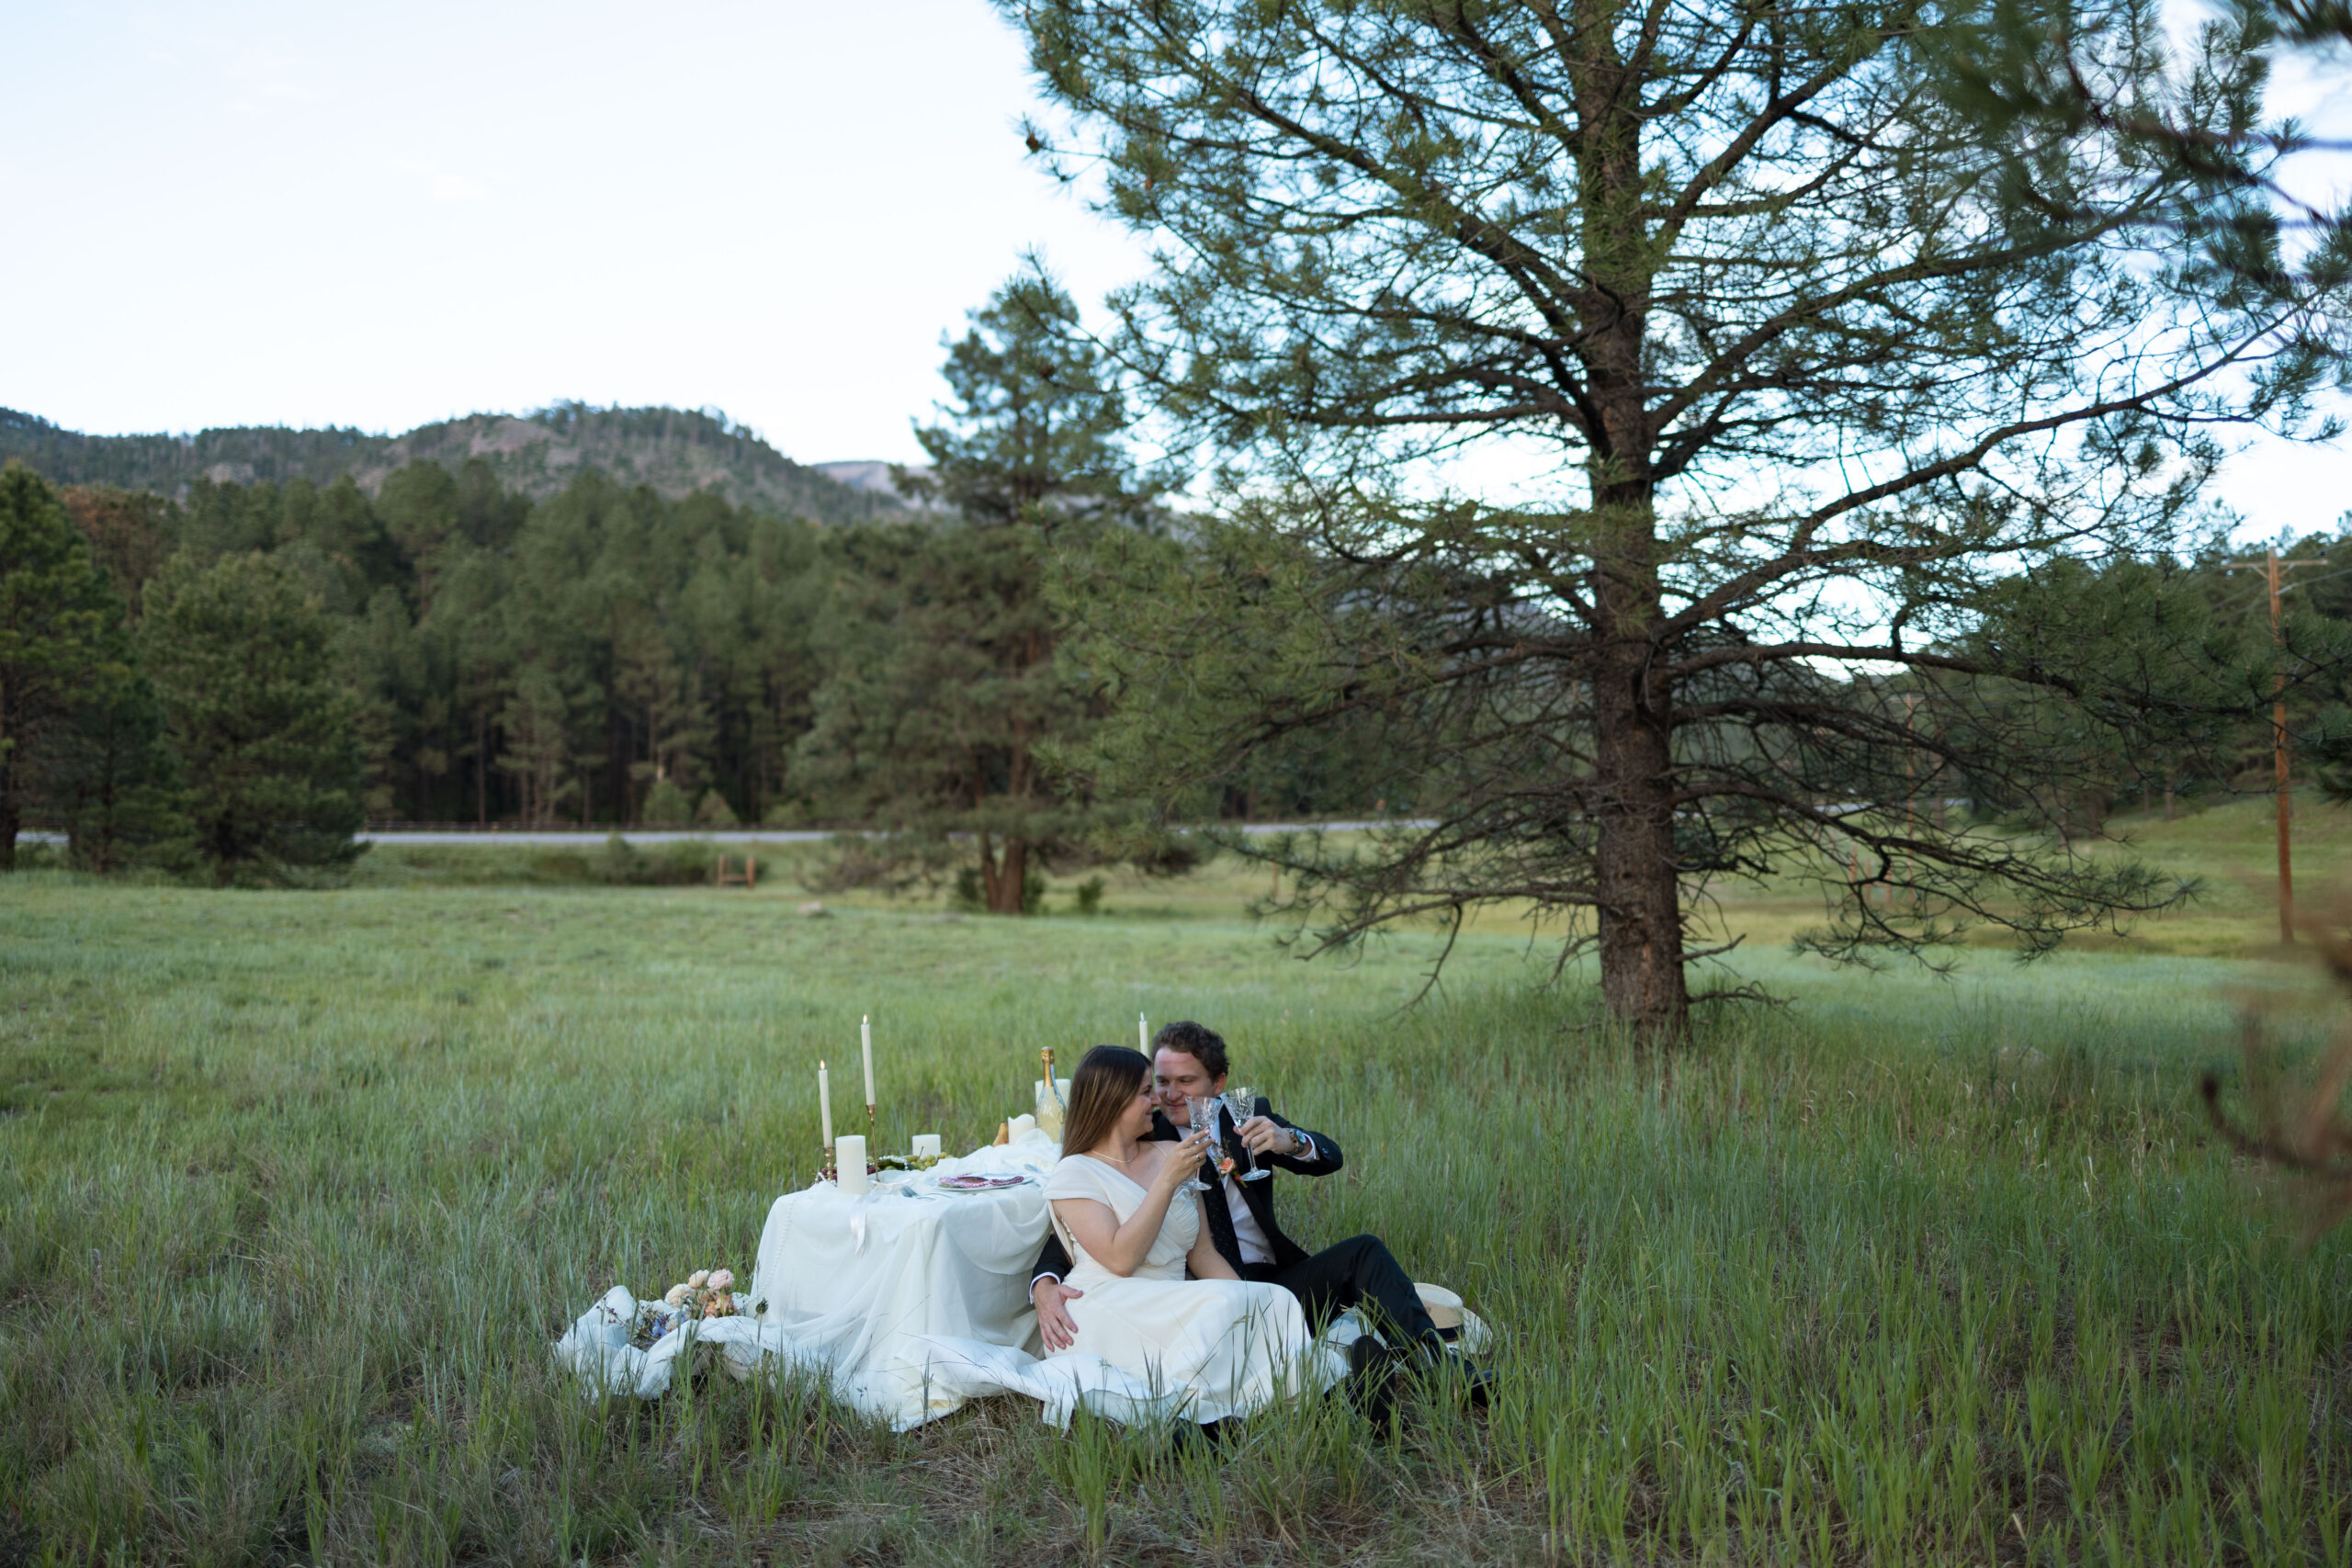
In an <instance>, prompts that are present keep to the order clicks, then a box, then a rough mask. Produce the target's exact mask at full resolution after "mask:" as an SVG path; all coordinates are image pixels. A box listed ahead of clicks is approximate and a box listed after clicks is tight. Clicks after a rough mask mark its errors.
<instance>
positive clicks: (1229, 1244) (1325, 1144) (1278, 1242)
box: [1029, 1095, 1343, 1287]
mask: <svg viewBox="0 0 2352 1568" xmlns="http://www.w3.org/2000/svg"><path fill="white" fill-rule="evenodd" d="M1253 1114H1255V1115H1259V1116H1263V1117H1265V1118H1266V1119H1268V1120H1269V1121H1271V1122H1273V1123H1274V1124H1275V1125H1276V1126H1278V1127H1288V1128H1289V1129H1290V1130H1291V1131H1292V1132H1294V1133H1304V1134H1306V1138H1307V1140H1308V1141H1309V1142H1311V1143H1312V1144H1313V1145H1315V1149H1314V1152H1313V1153H1312V1154H1308V1155H1251V1156H1250V1159H1251V1160H1252V1161H1254V1162H1255V1163H1256V1164H1257V1165H1259V1166H1261V1167H1262V1168H1265V1169H1266V1170H1268V1171H1270V1172H1272V1171H1284V1170H1287V1171H1289V1172H1290V1173H1291V1174H1292V1175H1294V1176H1329V1175H1330V1174H1331V1173H1332V1172H1333V1171H1336V1170H1338V1169H1339V1168H1340V1165H1341V1164H1342V1163H1343V1156H1341V1155H1340V1145H1337V1144H1335V1143H1333V1142H1332V1141H1331V1140H1330V1139H1329V1138H1327V1137H1325V1136H1324V1135H1323V1134H1320V1133H1308V1132H1307V1131H1306V1128H1304V1127H1301V1126H1298V1125H1297V1124H1296V1123H1295V1122H1288V1121H1285V1120H1283V1118H1282V1117H1280V1116H1277V1115H1275V1114H1274V1110H1273V1107H1272V1105H1270V1104H1268V1103H1267V1101H1266V1100H1265V1098H1264V1097H1263V1096H1262V1095H1261V1096H1260V1097H1259V1100H1258V1105H1257V1109H1256V1111H1254V1112H1253ZM1216 1124H1217V1131H1218V1132H1219V1133H1221V1134H1223V1135H1224V1139H1225V1146H1226V1149H1227V1152H1228V1153H1231V1154H1233V1155H1235V1156H1240V1155H1241V1154H1242V1153H1243V1152H1244V1150H1243V1148H1242V1144H1241V1135H1240V1134H1238V1133H1237V1132H1235V1131H1234V1127H1233V1118H1232V1117H1231V1116H1229V1115H1227V1113H1226V1112H1225V1111H1224V1109H1223V1108H1222V1107H1220V1108H1219V1109H1218V1111H1217V1122H1216ZM1151 1135H1152V1137H1153V1138H1155V1139H1157V1140H1158V1141H1159V1142H1161V1143H1173V1142H1175V1141H1176V1139H1178V1138H1179V1137H1181V1136H1182V1134H1180V1133H1178V1132H1177V1131H1176V1124H1175V1123H1174V1122H1170V1121H1169V1120H1168V1118H1167V1117H1165V1116H1163V1115H1161V1114H1160V1113H1159V1111H1153V1112H1152V1113H1151ZM1204 1179H1206V1178H1205V1177H1204ZM1214 1185H1215V1187H1216V1190H1215V1191H1210V1192H1198V1193H1194V1194H1193V1196H1194V1197H1197V1198H1198V1199H1200V1200H1201V1211H1202V1217H1203V1218H1204V1220H1205V1221H1206V1222H1207V1223H1208V1227H1209V1239H1210V1240H1211V1241H1212V1242H1213V1243H1214V1244H1215V1245H1216V1250H1217V1256H1218V1257H1220V1258H1224V1259H1225V1260H1226V1261H1227V1263H1229V1264H1231V1265H1233V1271H1234V1272H1235V1273H1236V1274H1239V1273H1241V1272H1242V1268H1241V1244H1240V1242H1239V1241H1238V1240H1236V1239H1235V1237H1234V1235H1233V1213H1232V1211H1231V1210H1230V1209H1228V1208H1227V1207H1226V1201H1225V1184H1224V1183H1223V1182H1217V1183H1215V1184H1214ZM1241 1201H1243V1202H1245V1203H1247V1204H1249V1205H1250V1213H1252V1214H1254V1215H1256V1216H1257V1219H1258V1228H1259V1229H1261V1230H1262V1231H1264V1232H1265V1233H1266V1240H1267V1241H1268V1242H1269V1243H1270V1244H1271V1245H1272V1247H1273V1249H1274V1267H1275V1268H1277V1269H1287V1268H1289V1267H1290V1266H1291V1265H1292V1264H1294V1263H1296V1262H1297V1261H1299V1260H1300V1259H1301V1258H1305V1257H1306V1248H1305V1247H1301V1246H1299V1245H1298V1243H1296V1242H1295V1241H1293V1240H1291V1238H1290V1237H1288V1236H1286V1235H1283V1227H1282V1226H1280V1225H1279V1224H1275V1223H1274V1178H1273V1177H1272V1175H1269V1176H1268V1177H1267V1178H1266V1179H1265V1180H1263V1181H1245V1182H1243V1183H1241ZM1068 1273H1069V1253H1068V1252H1067V1251H1065V1250H1064V1249H1063V1247H1062V1238H1061V1237H1060V1236H1059V1235H1056V1234H1055V1232H1054V1230H1053V1228H1052V1227H1051V1226H1050V1225H1048V1226H1047V1227H1046V1246H1045V1249H1044V1250H1043V1251H1041V1252H1039V1253H1038V1254H1037V1266H1036V1267H1035V1269H1030V1270H1029V1283H1030V1284H1031V1285H1032V1286H1033V1287H1034V1286H1035V1284H1036V1282H1037V1280H1039V1279H1040V1278H1041V1277H1043V1276H1045V1275H1047V1274H1051V1275H1052V1276H1053V1277H1054V1278H1055V1279H1057V1280H1058V1279H1060V1278H1062V1277H1063V1276H1064V1275H1066V1274H1068Z"/></svg>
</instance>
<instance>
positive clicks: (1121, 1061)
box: [1062, 1045, 1151, 1155]
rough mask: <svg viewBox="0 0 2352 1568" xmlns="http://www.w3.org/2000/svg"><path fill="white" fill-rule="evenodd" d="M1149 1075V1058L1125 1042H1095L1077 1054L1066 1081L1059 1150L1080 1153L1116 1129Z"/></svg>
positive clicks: (1066, 1152) (1067, 1153)
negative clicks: (1066, 1104) (1065, 1108)
mask: <svg viewBox="0 0 2352 1568" xmlns="http://www.w3.org/2000/svg"><path fill="white" fill-rule="evenodd" d="M1150 1077H1151V1058H1150V1057H1148V1056H1147V1055H1144V1054H1143V1053H1142V1052H1140V1051H1134V1050H1129V1049H1128V1048H1127V1047H1126V1046H1125V1045H1097V1046H1096V1047H1094V1049H1092V1050H1091V1051H1089V1052H1088V1053H1087V1054H1086V1055H1084V1056H1082V1057H1080V1059H1079V1064H1078V1071H1077V1073H1076V1074H1074V1075H1073V1076H1072V1077H1071V1078H1070V1080H1069V1115H1068V1116H1067V1117H1066V1118H1065V1119H1064V1120H1063V1122H1062V1153H1064V1154H1066V1155H1082V1154H1084V1153H1086V1152H1087V1150H1089V1149H1091V1148H1092V1147H1093V1146H1094V1145H1097V1144H1099V1143H1101V1142H1102V1141H1103V1139H1105V1138H1107V1137H1109V1136H1110V1135H1111V1134H1113V1133H1114V1132H1115V1131H1117V1130H1118V1125H1119V1118H1120V1117H1122V1116H1125V1114H1126V1113H1127V1107H1128V1106H1129V1105H1130V1104H1132V1103H1134V1101H1135V1098H1136V1090H1137V1089H1141V1088H1142V1087H1143V1086H1144V1084H1145V1082H1146V1081H1147V1080H1148V1079H1149V1078H1150Z"/></svg>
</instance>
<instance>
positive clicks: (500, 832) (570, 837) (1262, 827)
mask: <svg viewBox="0 0 2352 1568" xmlns="http://www.w3.org/2000/svg"><path fill="white" fill-rule="evenodd" d="M1383 826H1386V827H1397V828H1426V827H1428V826H1430V824H1429V823H1427V822H1417V821H1402V822H1391V823H1385V824H1384V823H1379V822H1319V823H1318V822H1251V823H1248V824H1246V825H1244V826H1243V828H1242V829H1241V830H1242V831H1243V832H1245V833H1294V832H1297V831H1300V830H1301V829H1308V828H1318V827H1319V828H1322V829H1326V830H1327V831H1331V832H1361V831H1363V829H1367V828H1378V827H1383ZM25 836H26V837H27V838H30V837H32V835H31V834H27V835H25ZM353 836H354V837H355V838H357V839H361V840H366V841H367V842H368V843H371V844H533V845H539V844H543V845H546V846H548V847H549V848H557V847H560V846H564V845H572V846H580V845H594V844H601V843H603V842H604V841H605V840H606V839H608V838H610V837H611V836H612V829H609V828H603V829H593V830H589V831H584V832H583V831H578V830H573V831H564V830H560V829H546V830H541V829H513V830H506V829H488V830H487V831H484V830H481V829H476V830H474V831H471V832H436V831H431V830H424V831H418V832H404V831H401V830H400V829H385V830H383V831H381V832H366V833H357V834H354V835H353ZM835 836H836V835H835V834H834V833H832V832H831V831H827V830H820V829H808V828H718V829H699V830H697V829H670V828H647V829H628V831H626V832H625V833H623V835H622V837H624V838H626V839H627V840H628V841H629V842H630V843H632V844H673V843H680V842H684V841H685V840H703V841H706V842H708V843H714V844H820V843H823V842H824V841H825V840H828V839H831V838H833V837H835Z"/></svg>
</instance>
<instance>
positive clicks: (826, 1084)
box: [817, 1061, 833, 1149]
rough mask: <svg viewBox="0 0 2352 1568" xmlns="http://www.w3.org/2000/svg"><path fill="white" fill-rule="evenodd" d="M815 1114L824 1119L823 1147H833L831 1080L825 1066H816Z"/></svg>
mask: <svg viewBox="0 0 2352 1568" xmlns="http://www.w3.org/2000/svg"><path fill="white" fill-rule="evenodd" d="M817 1113H818V1114H819V1115H820V1116H822V1117H823V1118H824V1119H825V1147H827V1148H829V1149H830V1148H831V1147H832V1146H833V1080H832V1078H831V1076H829V1075H828V1074H827V1073H826V1071H825V1064H824V1063H823V1062H821V1061H820V1062H819V1063H818V1064H817Z"/></svg>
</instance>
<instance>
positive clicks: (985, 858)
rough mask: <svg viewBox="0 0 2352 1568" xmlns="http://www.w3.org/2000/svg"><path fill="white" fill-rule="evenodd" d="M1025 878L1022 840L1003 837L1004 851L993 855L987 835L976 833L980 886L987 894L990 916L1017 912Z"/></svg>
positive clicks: (1025, 851)
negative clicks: (977, 838)
mask: <svg viewBox="0 0 2352 1568" xmlns="http://www.w3.org/2000/svg"><path fill="white" fill-rule="evenodd" d="M1028 880H1029V843H1028V840H1025V839H1007V840H1005V841H1004V853H1003V854H1002V855H1001V856H999V855H996V854H993V853H991V852H989V836H988V835H987V834H986V833H982V834H981V835H980V886H981V890H982V891H983V892H984V893H985V894H986V896H987V901H988V908H989V914H991V915H1017V914H1019V913H1021V894H1022V890H1023V887H1024V886H1026V885H1027V883H1028Z"/></svg>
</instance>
